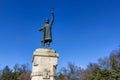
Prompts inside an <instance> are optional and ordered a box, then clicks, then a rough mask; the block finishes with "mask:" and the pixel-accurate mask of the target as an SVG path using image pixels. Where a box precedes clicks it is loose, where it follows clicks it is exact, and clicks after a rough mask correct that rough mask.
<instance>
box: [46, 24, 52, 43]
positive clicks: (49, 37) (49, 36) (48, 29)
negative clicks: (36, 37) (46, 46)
mask: <svg viewBox="0 0 120 80" xmlns="http://www.w3.org/2000/svg"><path fill="white" fill-rule="evenodd" d="M51 27H52V25H51V24H45V26H44V30H45V32H44V41H45V42H47V41H49V42H52V33H51Z"/></svg>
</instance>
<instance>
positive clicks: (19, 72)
mask: <svg viewBox="0 0 120 80" xmlns="http://www.w3.org/2000/svg"><path fill="white" fill-rule="evenodd" d="M0 80H30V70H29V69H28V65H25V64H24V65H18V64H16V65H15V66H14V70H12V69H10V68H9V67H8V66H6V67H5V68H4V69H3V70H2V71H1V75H0Z"/></svg>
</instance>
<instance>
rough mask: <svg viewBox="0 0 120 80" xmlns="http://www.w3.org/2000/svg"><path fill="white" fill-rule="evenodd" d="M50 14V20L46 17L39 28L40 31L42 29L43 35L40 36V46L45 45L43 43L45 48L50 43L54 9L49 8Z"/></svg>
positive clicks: (48, 46)
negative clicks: (43, 23)
mask: <svg viewBox="0 0 120 80" xmlns="http://www.w3.org/2000/svg"><path fill="white" fill-rule="evenodd" d="M51 14H52V18H51V20H50V21H49V19H48V18H46V20H45V25H44V26H42V27H41V28H40V31H43V36H42V41H41V44H42V48H44V47H45V44H46V47H47V48H50V43H51V42H52V32H51V29H52V25H53V22H54V10H53V9H52V10H51Z"/></svg>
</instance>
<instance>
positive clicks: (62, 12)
mask: <svg viewBox="0 0 120 80" xmlns="http://www.w3.org/2000/svg"><path fill="white" fill-rule="evenodd" d="M52 7H54V12H55V21H54V24H53V28H52V33H53V42H52V43H51V48H52V49H54V50H56V51H57V52H58V53H59V54H60V58H59V64H58V69H60V68H61V67H63V66H66V65H67V63H68V62H73V63H75V64H76V65H78V66H80V65H81V66H83V67H86V66H87V65H88V64H89V63H90V62H97V59H98V58H101V57H102V58H104V57H106V56H109V54H110V52H111V51H112V50H114V49H116V48H118V46H119V45H120V0H0V68H2V67H3V66H5V65H9V66H11V67H12V66H13V65H14V64H16V63H18V64H24V63H28V64H30V66H31V61H32V55H33V52H34V51H35V49H37V48H39V47H40V45H41V44H40V41H41V37H42V33H41V32H39V31H38V29H39V28H40V26H42V25H43V24H44V20H45V18H46V17H48V18H51V14H50V8H52ZM30 68H31V67H30Z"/></svg>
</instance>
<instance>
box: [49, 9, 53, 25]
mask: <svg viewBox="0 0 120 80" xmlns="http://www.w3.org/2000/svg"><path fill="white" fill-rule="evenodd" d="M51 15H52V17H51V20H50V24H51V25H52V24H53V22H54V9H53V8H52V9H51ZM51 27H52V26H51Z"/></svg>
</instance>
